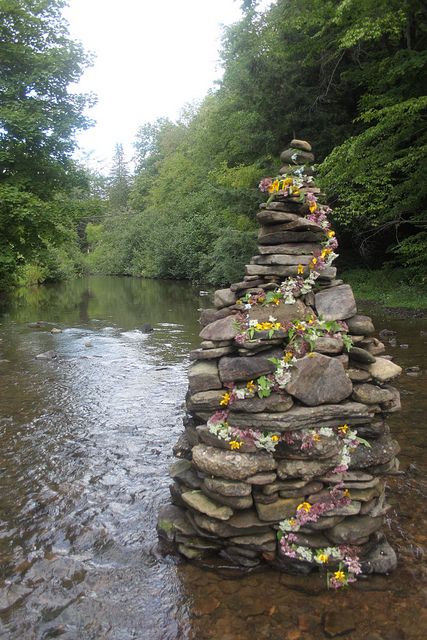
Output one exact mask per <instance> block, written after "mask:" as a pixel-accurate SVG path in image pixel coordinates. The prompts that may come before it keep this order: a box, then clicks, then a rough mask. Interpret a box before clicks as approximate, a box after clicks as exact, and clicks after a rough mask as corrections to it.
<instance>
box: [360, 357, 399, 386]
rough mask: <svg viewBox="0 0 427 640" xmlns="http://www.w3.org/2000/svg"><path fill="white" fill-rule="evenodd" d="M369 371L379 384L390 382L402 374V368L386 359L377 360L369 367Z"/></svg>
mask: <svg viewBox="0 0 427 640" xmlns="http://www.w3.org/2000/svg"><path fill="white" fill-rule="evenodd" d="M368 371H369V373H370V374H371V376H372V377H373V378H375V379H376V380H378V381H379V382H388V381H389V380H392V379H393V378H396V377H397V376H400V374H401V373H402V367H399V366H398V365H397V364H394V362H391V361H390V360H386V359H385V358H376V360H375V362H374V363H373V364H371V365H369V367H368Z"/></svg>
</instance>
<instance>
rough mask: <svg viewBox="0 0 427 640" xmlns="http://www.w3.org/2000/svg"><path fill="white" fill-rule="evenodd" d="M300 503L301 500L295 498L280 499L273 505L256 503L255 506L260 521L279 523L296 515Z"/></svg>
mask: <svg viewBox="0 0 427 640" xmlns="http://www.w3.org/2000/svg"><path fill="white" fill-rule="evenodd" d="M299 502H300V501H299V499H295V498H279V499H278V500H276V501H275V502H273V503H272V504H261V503H260V502H256V503H255V506H256V510H257V512H258V516H259V519H260V520H263V521H264V520H265V521H267V522H277V521H279V520H283V518H290V517H291V516H293V515H295V511H296V508H297V506H298V504H299Z"/></svg>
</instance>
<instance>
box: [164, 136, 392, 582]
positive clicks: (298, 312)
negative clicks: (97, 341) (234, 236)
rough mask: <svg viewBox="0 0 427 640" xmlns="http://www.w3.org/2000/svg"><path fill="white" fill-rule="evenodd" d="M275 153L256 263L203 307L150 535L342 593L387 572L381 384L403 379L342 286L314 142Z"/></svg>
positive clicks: (385, 390) (385, 387)
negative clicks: (180, 426) (163, 496)
mask: <svg viewBox="0 0 427 640" xmlns="http://www.w3.org/2000/svg"><path fill="white" fill-rule="evenodd" d="M280 160H281V162H282V163H283V165H282V167H281V169H280V172H279V175H277V176H275V177H267V178H264V179H263V180H261V182H260V185H259V188H260V190H261V191H262V192H263V193H264V194H265V202H264V203H263V204H262V205H261V207H260V211H259V212H258V214H257V219H258V222H259V223H260V231H259V237H258V239H259V247H258V254H257V255H255V256H253V258H252V259H251V261H250V264H248V265H246V269H245V272H246V273H245V276H244V277H243V278H242V280H241V281H240V282H235V283H232V284H230V286H229V287H227V288H224V289H219V290H218V291H216V292H215V295H214V307H215V308H213V309H204V310H203V311H202V314H201V324H202V327H203V328H202V330H201V333H200V337H201V339H202V342H201V345H200V349H197V350H195V351H193V352H192V353H191V358H192V359H193V360H195V362H193V363H192V364H191V366H190V368H189V373H188V376H189V390H188V394H187V397H186V409H187V414H186V416H185V420H184V424H185V431H184V434H183V435H182V436H181V437H180V439H179V442H178V444H177V445H176V446H175V449H174V450H175V451H176V455H177V456H178V457H179V458H181V461H180V463H179V464H178V466H177V465H176V464H175V465H172V467H171V472H170V473H171V476H172V479H173V482H174V484H173V485H172V486H171V496H172V502H173V503H174V505H173V506H172V505H169V507H164V508H162V510H161V513H160V516H159V521H158V531H159V536H160V537H161V538H162V540H164V541H165V542H167V543H168V544H169V545H171V544H172V547H173V548H174V550H176V551H178V552H179V553H180V554H181V555H182V556H183V557H185V558H187V559H192V560H197V559H200V558H202V557H203V559H204V562H205V563H206V562H207V561H208V558H210V559H211V560H210V562H211V563H212V565H215V561H216V559H217V560H218V561H219V562H220V563H221V565H222V566H223V565H224V562H228V563H229V565H230V566H232V567H239V568H241V569H243V570H244V569H248V568H251V569H252V568H254V567H257V566H258V565H260V564H262V563H269V564H271V565H273V566H275V567H277V568H279V569H280V570H283V571H292V572H293V573H295V572H297V573H298V572H300V573H301V574H302V575H307V574H309V573H310V571H312V570H314V569H316V568H319V567H322V566H325V568H326V569H327V571H328V575H329V578H328V584H329V587H331V588H338V587H342V586H346V585H347V584H349V583H350V582H352V581H354V580H355V579H356V577H357V575H358V574H359V573H360V572H361V571H362V570H363V571H364V572H365V573H372V572H377V573H387V572H389V571H390V570H392V569H393V568H394V567H395V564H396V558H395V554H394V552H393V550H392V549H391V547H390V546H389V545H388V543H387V541H386V540H385V538H384V535H383V534H382V533H381V526H382V522H383V518H384V515H385V514H386V513H387V510H388V506H387V503H386V498H385V493H384V483H382V482H380V481H379V479H378V476H380V475H384V474H387V473H393V472H395V471H396V470H397V468H398V461H397V458H396V455H397V453H398V451H399V447H398V445H397V443H396V442H395V441H394V440H393V439H392V438H391V435H390V430H389V427H388V426H387V424H386V422H385V420H386V417H387V414H388V413H392V412H394V411H397V410H398V409H399V408H400V399H399V392H398V390H397V389H396V388H394V387H393V386H391V384H390V381H392V380H393V378H395V377H396V376H397V375H399V374H400V373H401V371H402V370H401V368H400V367H399V366H398V365H396V364H394V363H393V362H390V361H389V360H388V359H387V358H385V357H380V356H381V355H383V352H384V350H385V347H384V345H383V344H382V343H381V342H380V341H379V340H377V338H375V337H374V335H373V334H374V333H375V328H374V326H373V324H372V321H371V319H370V318H369V317H367V316H363V315H359V314H358V313H357V306H356V301H355V299H354V295H353V292H352V289H351V287H350V286H349V285H347V284H344V283H343V282H342V280H338V279H337V277H336V268H335V267H334V266H333V263H334V261H335V259H336V257H337V253H336V250H337V247H338V241H337V239H336V237H335V233H334V231H333V229H332V228H331V222H330V219H329V218H330V213H331V210H330V209H329V207H328V206H327V205H325V204H322V203H321V192H320V189H319V187H318V186H317V185H316V184H315V181H314V177H313V174H314V171H313V169H312V167H311V166H310V165H311V163H312V162H313V161H314V155H313V153H312V149H311V145H310V144H309V143H308V142H306V141H305V140H298V139H294V140H292V141H291V143H290V145H289V148H288V149H286V150H285V151H283V152H282V154H281V156H280ZM359 438H360V439H359ZM342 545H345V546H342ZM169 548H170V547H169ZM382 549H388V550H389V552H388V553H387V555H386V556H384V558H382V560H381V562H379V561H376V558H377V557H379V554H380V553H381V550H382Z"/></svg>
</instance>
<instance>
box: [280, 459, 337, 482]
mask: <svg viewBox="0 0 427 640" xmlns="http://www.w3.org/2000/svg"><path fill="white" fill-rule="evenodd" d="M339 460H340V457H339V456H338V455H337V456H335V457H333V458H327V459H325V460H279V462H278V464H277V475H278V476H279V478H280V479H281V480H285V479H286V478H314V477H316V476H320V475H323V474H325V473H327V472H328V471H331V470H332V469H334V468H335V467H336V466H337V465H338V464H339Z"/></svg>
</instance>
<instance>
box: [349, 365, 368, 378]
mask: <svg viewBox="0 0 427 640" xmlns="http://www.w3.org/2000/svg"><path fill="white" fill-rule="evenodd" d="M347 375H348V377H349V378H350V380H351V381H352V382H366V381H367V380H370V379H371V375H370V374H369V373H368V371H364V370H363V369H356V368H354V367H349V368H348V369H347Z"/></svg>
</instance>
